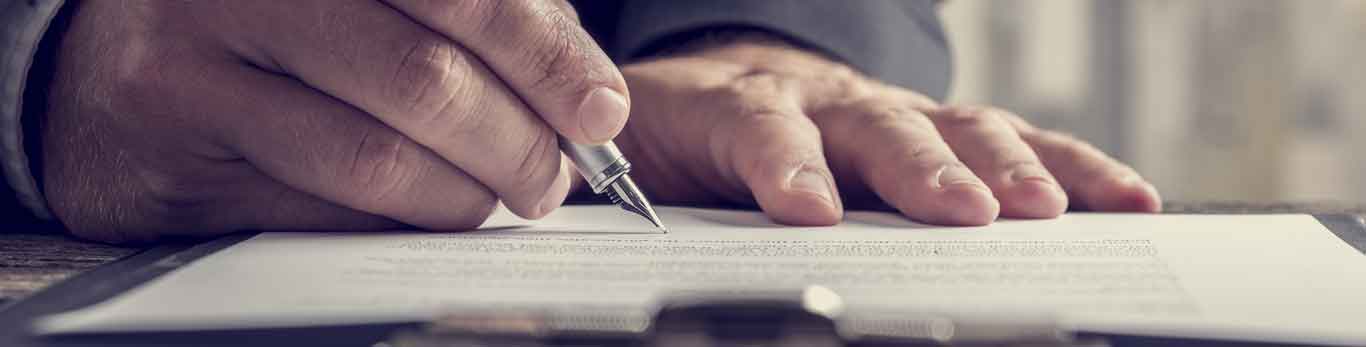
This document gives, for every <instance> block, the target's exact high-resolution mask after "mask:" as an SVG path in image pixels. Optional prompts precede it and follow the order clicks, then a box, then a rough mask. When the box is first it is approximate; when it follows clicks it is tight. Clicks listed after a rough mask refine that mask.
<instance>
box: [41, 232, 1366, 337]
mask: <svg viewBox="0 0 1366 347" xmlns="http://www.w3.org/2000/svg"><path fill="white" fill-rule="evenodd" d="M659 212H660V216H661V218H662V219H664V221H665V222H666V223H668V225H669V227H670V230H671V231H672V233H670V234H667V235H666V234H656V233H654V231H653V228H651V227H650V226H648V225H645V224H644V222H643V221H639V220H638V218H636V217H634V216H631V215H627V214H625V213H622V212H620V211H619V210H617V209H615V207H611V206H573V207H566V208H562V209H560V210H558V211H557V212H555V213H554V214H552V215H551V216H549V217H547V218H545V219H543V220H539V221H525V220H520V219H517V218H515V217H513V216H512V215H511V214H509V213H507V212H506V211H500V212H498V213H497V214H496V215H495V216H494V217H493V218H492V220H490V221H489V222H488V223H487V225H486V226H485V227H484V228H483V229H481V230H480V231H477V232H469V233H452V234H434V233H421V232H400V231H395V232H385V233H363V234H362V233H265V234H261V235H259V236H256V237H254V238H251V239H249V240H247V241H244V242H242V243H240V244H238V245H235V246H232V247H229V248H227V249H225V250H222V251H220V252H218V253H216V254H212V255H209V256H207V257H205V258H203V259H200V260H198V261H196V262H194V263H193V264H191V265H188V266H186V267H184V268H181V269H178V270H176V271H174V272H172V273H169V274H167V275H165V276H163V277H161V278H159V279H157V280H155V281H152V282H149V283H147V284H145V285H143V286H141V287H139V288H137V289H135V290H132V291H130V292H128V293H125V294H123V295H121V296H118V297H116V298H114V299H112V300H109V301H107V302H104V303H101V304H98V305H95V306H92V307H89V308H87V309H83V310H79V311H74V312H70V313H66V314H61V315H57V316H53V317H50V318H49V319H46V320H44V321H43V322H42V324H40V326H39V328H40V329H41V330H43V331H45V332H47V333H63V332H95V331H101V332H109V331H161V330H203V329H228V328H255V327H278V326H305V325H321V324H339V323H366V322H390V321H411V320H422V319H427V318H430V317H433V316H436V315H440V314H442V313H443V312H448V311H450V310H455V309H458V308H459V307H468V306H471V305H479V306H488V305H493V306H498V305H536V306H541V307H561V308H568V309H572V308H574V307H589V306H594V305H632V306H640V307H648V306H649V305H651V304H652V303H653V302H654V301H653V300H654V299H656V298H657V297H658V296H660V295H664V294H667V293H673V292H678V291H686V290H729V289H791V288H800V287H802V286H805V285H808V284H820V285H824V286H827V287H829V288H832V289H834V290H835V291H837V292H838V293H840V294H841V295H843V296H844V297H845V300H846V303H847V304H848V305H849V310H850V311H857V310H883V311H886V310H908V311H916V312H942V313H958V314H987V315H993V314H1016V313H1025V314H1042V315H1049V316H1055V317H1058V318H1059V319H1061V321H1062V322H1064V323H1065V324H1066V325H1067V326H1070V327H1072V328H1075V329H1083V330H1088V331H1101V332H1124V333H1139V334H1158V335H1176V336H1190V337H1216V338H1217V337H1234V338H1240V339H1265V340H1276V341H1302V342H1318V343H1358V344H1366V329H1364V328H1362V327H1361V325H1360V323H1359V322H1361V321H1362V319H1363V317H1366V300H1364V299H1363V298H1366V296H1364V295H1366V257H1363V255H1362V254H1360V253H1358V252H1357V251H1356V250H1354V249H1352V248H1351V247H1349V246H1348V245H1346V244H1345V243H1343V242H1342V241H1341V240H1339V239H1338V238H1337V237H1336V236H1334V235H1333V234H1331V233H1330V232H1329V231H1328V230H1327V229H1325V228H1324V227H1323V226H1322V225H1320V224H1319V223H1318V222H1317V221H1316V220H1314V219H1313V218H1312V217H1310V216H1307V215H1266V216H1188V215H1119V214H1068V215H1064V216H1062V217H1061V218H1058V219H1054V220H1036V221H1015V220H1006V221H1000V222H997V223H995V224H992V225H990V226H986V227H973V228H947V227H932V226H925V225H920V224H915V223H912V222H909V221H907V220H906V219H904V218H902V217H900V216H897V215H893V214H885V213H875V212H850V213H849V214H848V216H847V221H846V222H845V223H843V224H842V225H839V226H835V227H820V228H792V227H782V226H778V225H775V224H772V223H771V222H769V221H768V219H766V218H765V217H763V216H762V215H760V214H758V213H754V212H740V211H723V210H706V209H690V208H669V207H664V208H661V209H660V211H659Z"/></svg>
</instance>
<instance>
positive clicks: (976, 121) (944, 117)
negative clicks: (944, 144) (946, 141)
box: [934, 106, 1005, 129]
mask: <svg viewBox="0 0 1366 347" xmlns="http://www.w3.org/2000/svg"><path fill="white" fill-rule="evenodd" d="M1001 113H1002V111H1001V110H998V109H995V108H990V107H976V106H970V107H953V108H947V109H946V110H945V111H944V112H940V113H939V114H937V115H936V117H934V121H935V122H936V123H939V124H942V125H944V126H950V127H961V128H974V129H980V128H987V127H993V126H998V125H1005V124H1004V123H1003V121H1004V118H1003V117H1002V116H1001Z"/></svg>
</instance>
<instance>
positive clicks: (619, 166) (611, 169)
mask: <svg viewBox="0 0 1366 347" xmlns="http://www.w3.org/2000/svg"><path fill="white" fill-rule="evenodd" d="M560 150H561V151H564V154H565V155H567V156H569V159H570V160H572V161H573V162H574V167H575V168H576V169H578V171H579V174H580V175H583V178H584V179H585V180H588V186H589V187H592V188H593V194H603V193H606V194H607V196H609V197H611V199H612V202H613V203H615V204H617V206H621V208H622V209H623V210H626V211H627V212H631V213H635V214H637V215H640V216H641V217H644V218H645V219H646V220H649V221H650V224H654V226H655V227H656V228H659V230H660V231H663V232H664V233H666V234H667V233H669V229H667V228H665V227H664V224H663V223H662V222H660V220H659V215H656V214H655V209H654V207H652V206H650V201H649V200H646V199H645V194H643V193H641V192H640V187H637V186H636V183H635V181H632V180H631V176H630V175H627V173H629V172H631V162H628V161H626V157H624V156H622V155H621V151H620V150H618V149H617V145H616V144H613V143H612V142H611V141H608V142H607V143H603V144H601V145H580V144H576V143H573V142H570V141H569V140H568V139H565V138H564V137H560Z"/></svg>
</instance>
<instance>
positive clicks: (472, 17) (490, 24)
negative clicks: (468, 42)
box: [433, 0, 515, 37]
mask: <svg viewBox="0 0 1366 347" xmlns="http://www.w3.org/2000/svg"><path fill="white" fill-rule="evenodd" d="M511 2H515V1H508V0H463V1H433V3H435V4H438V5H439V7H446V8H444V9H440V8H439V7H438V8H439V9H438V10H442V11H444V12H446V13H450V14H452V15H456V16H459V18H454V20H455V21H457V23H461V22H464V23H469V24H468V25H469V27H468V28H469V30H471V32H472V33H474V34H475V35H478V36H480V37H499V36H491V35H497V34H501V33H499V32H497V31H498V30H500V29H499V28H500V27H499V23H501V22H504V21H506V20H507V13H508V12H507V6H508V5H509V3H511Z"/></svg>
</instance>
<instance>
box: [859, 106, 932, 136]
mask: <svg viewBox="0 0 1366 347" xmlns="http://www.w3.org/2000/svg"><path fill="white" fill-rule="evenodd" d="M854 117H857V118H858V119H857V121H858V123H860V124H863V125H864V126H865V127H871V128H876V129H888V128H901V127H904V126H910V127H911V128H913V129H915V130H920V131H924V132H930V133H934V132H935V126H934V123H933V122H932V121H930V118H929V117H928V116H926V115H925V114H924V113H920V111H916V110H915V109H912V108H910V107H903V106H897V105H886V104H867V105H864V106H863V107H861V110H860V111H859V112H856V113H855V115H854Z"/></svg>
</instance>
